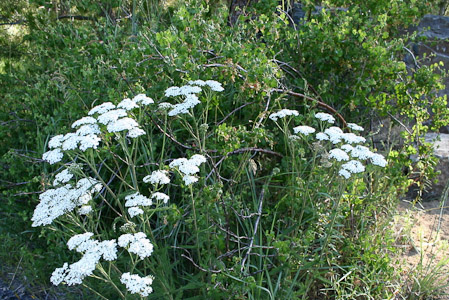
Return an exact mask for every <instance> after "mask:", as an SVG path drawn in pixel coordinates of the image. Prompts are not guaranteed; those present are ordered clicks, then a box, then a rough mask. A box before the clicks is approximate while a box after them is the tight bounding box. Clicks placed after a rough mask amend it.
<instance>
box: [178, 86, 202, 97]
mask: <svg viewBox="0 0 449 300" xmlns="http://www.w3.org/2000/svg"><path fill="white" fill-rule="evenodd" d="M201 91H202V89H201V88H200V87H199V86H191V85H184V86H182V87H180V88H179V93H180V94H181V95H185V96H187V95H189V94H198V93H200V92H201Z"/></svg>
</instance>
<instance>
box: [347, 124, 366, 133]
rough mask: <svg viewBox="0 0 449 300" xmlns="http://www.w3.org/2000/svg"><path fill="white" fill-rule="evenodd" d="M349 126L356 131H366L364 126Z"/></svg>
mask: <svg viewBox="0 0 449 300" xmlns="http://www.w3.org/2000/svg"><path fill="white" fill-rule="evenodd" d="M347 125H348V127H349V128H350V129H352V130H355V131H363V130H364V128H363V127H362V126H359V125H357V124H355V123H348V124H347Z"/></svg>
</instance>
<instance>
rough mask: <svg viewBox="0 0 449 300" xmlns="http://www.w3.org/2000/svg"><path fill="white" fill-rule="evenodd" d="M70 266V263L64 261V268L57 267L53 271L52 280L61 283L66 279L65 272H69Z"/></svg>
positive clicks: (57, 283) (56, 283) (55, 283)
mask: <svg viewBox="0 0 449 300" xmlns="http://www.w3.org/2000/svg"><path fill="white" fill-rule="evenodd" d="M68 268H69V265H68V264H67V263H64V265H63V266H62V268H56V269H55V270H54V271H53V273H52V274H51V277H50V281H51V283H53V284H54V285H59V284H60V283H61V282H63V281H64V278H65V273H66V272H67V269H68Z"/></svg>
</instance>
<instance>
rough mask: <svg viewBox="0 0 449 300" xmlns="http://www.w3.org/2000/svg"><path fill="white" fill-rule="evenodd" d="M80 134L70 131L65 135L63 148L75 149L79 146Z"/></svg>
mask: <svg viewBox="0 0 449 300" xmlns="http://www.w3.org/2000/svg"><path fill="white" fill-rule="evenodd" d="M78 143H79V136H78V135H77V134H76V133H73V132H69V133H67V134H66V135H64V142H63V143H62V150H64V151H67V150H73V149H76V148H77V147H78Z"/></svg>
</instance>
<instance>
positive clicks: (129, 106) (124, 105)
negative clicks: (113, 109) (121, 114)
mask: <svg viewBox="0 0 449 300" xmlns="http://www.w3.org/2000/svg"><path fill="white" fill-rule="evenodd" d="M117 108H121V109H124V110H127V111H128V110H133V109H134V108H139V105H137V103H136V102H135V101H133V100H131V99H129V98H125V99H123V100H122V101H120V103H119V104H117Z"/></svg>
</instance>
